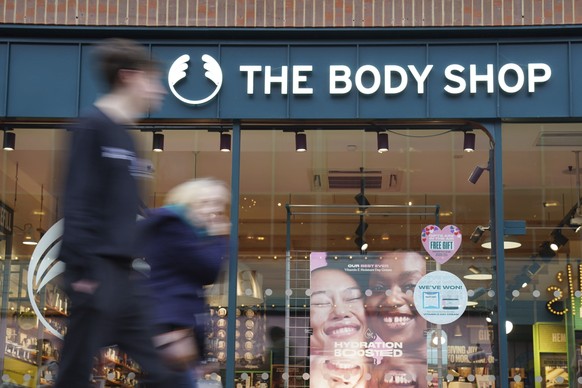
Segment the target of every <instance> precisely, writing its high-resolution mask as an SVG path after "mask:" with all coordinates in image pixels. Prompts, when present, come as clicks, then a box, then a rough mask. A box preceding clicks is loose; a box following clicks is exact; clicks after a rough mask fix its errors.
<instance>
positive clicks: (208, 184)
mask: <svg viewBox="0 0 582 388" xmlns="http://www.w3.org/2000/svg"><path fill="white" fill-rule="evenodd" d="M207 193H212V195H213V196H214V197H215V198H217V199H219V200H221V201H222V202H223V203H224V204H227V203H229V202H230V190H229V188H228V186H227V185H226V183H224V182H223V181H221V180H218V179H214V178H198V179H192V180H189V181H186V182H184V183H181V184H179V185H177V186H176V187H174V188H173V189H171V190H170V191H169V192H168V195H167V196H166V201H165V203H166V205H185V206H191V205H193V204H196V203H197V202H199V201H200V199H201V198H205V197H208V196H207V195H206V194H207Z"/></svg>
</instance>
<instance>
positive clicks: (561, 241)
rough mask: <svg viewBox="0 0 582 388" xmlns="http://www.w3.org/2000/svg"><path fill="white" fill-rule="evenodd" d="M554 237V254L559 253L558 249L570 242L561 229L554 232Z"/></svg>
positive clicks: (551, 245) (551, 246) (552, 244)
mask: <svg viewBox="0 0 582 388" xmlns="http://www.w3.org/2000/svg"><path fill="white" fill-rule="evenodd" d="M552 236H553V237H554V241H552V242H551V243H550V248H551V249H552V251H554V252H557V251H558V249H560V248H561V247H563V246H564V245H566V243H567V242H568V238H567V237H566V236H564V235H563V234H562V232H561V231H560V230H559V229H556V230H554V232H553V233H552Z"/></svg>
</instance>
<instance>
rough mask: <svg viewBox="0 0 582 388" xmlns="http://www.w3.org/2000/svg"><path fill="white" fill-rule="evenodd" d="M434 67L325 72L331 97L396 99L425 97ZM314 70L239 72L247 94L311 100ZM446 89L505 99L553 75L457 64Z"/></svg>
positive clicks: (540, 66)
mask: <svg viewBox="0 0 582 388" xmlns="http://www.w3.org/2000/svg"><path fill="white" fill-rule="evenodd" d="M433 67H434V66H433V65H427V66H425V67H424V68H421V69H419V68H417V67H416V66H415V65H408V66H406V67H404V66H399V65H385V66H384V67H380V68H379V67H376V66H373V65H363V66H360V67H359V68H357V69H356V71H355V72H354V71H352V69H351V68H350V67H349V66H345V65H331V66H329V69H328V73H329V90H328V92H329V94H331V95H345V94H348V93H351V92H352V91H353V90H354V89H355V90H357V91H358V93H360V94H364V95H371V94H375V93H384V94H385V95H397V94H400V93H403V92H404V91H405V90H407V89H408V88H414V89H415V91H416V93H417V94H420V95H422V94H424V93H425V92H426V90H427V82H428V79H429V77H430V76H431V73H432V71H433ZM313 70H314V69H313V66H312V65H294V66H278V67H273V66H260V65H243V66H240V72H241V73H242V74H243V76H245V77H246V92H247V94H248V95H253V94H255V93H256V92H257V90H258V89H259V88H261V89H262V92H263V93H264V94H266V95H269V94H271V93H274V90H275V89H277V90H278V91H279V93H281V94H283V95H286V94H289V89H290V90H291V94H293V95H312V94H315V93H316V90H315V88H314V87H313V86H312V85H310V82H309V81H310V77H311V76H312V74H313ZM443 76H444V78H445V80H446V83H445V85H444V87H443V90H444V92H445V93H448V94H451V95H457V94H462V93H466V92H467V91H468V92H469V93H470V94H475V93H477V92H478V91H479V90H484V91H485V92H486V93H487V94H493V93H494V92H495V87H496V86H498V87H499V89H500V90H501V91H503V92H504V93H507V94H515V93H518V92H520V91H522V90H526V91H527V92H528V93H535V91H536V88H537V86H539V85H540V84H543V83H546V82H548V81H549V79H550V78H551V76H552V69H551V68H550V66H549V65H547V64H545V63H528V64H526V65H523V66H522V65H519V64H516V63H507V64H505V65H503V66H501V67H500V68H499V69H498V70H496V69H495V66H494V65H493V64H487V65H485V67H484V68H483V67H482V66H480V67H479V69H478V67H477V65H475V64H471V65H469V67H468V68H467V67H465V66H462V65H459V64H451V65H448V66H447V67H446V68H445V69H444V74H443Z"/></svg>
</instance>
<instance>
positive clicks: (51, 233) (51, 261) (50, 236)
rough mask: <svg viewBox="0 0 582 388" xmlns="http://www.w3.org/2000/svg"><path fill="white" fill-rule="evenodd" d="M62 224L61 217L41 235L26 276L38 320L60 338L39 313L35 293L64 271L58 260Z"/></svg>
mask: <svg viewBox="0 0 582 388" xmlns="http://www.w3.org/2000/svg"><path fill="white" fill-rule="evenodd" d="M63 226H64V220H63V219H61V220H60V221H59V222H57V223H56V224H54V225H53V226H51V227H50V229H49V230H47V232H46V233H45V234H44V236H42V238H41V239H40V241H39V242H38V244H37V246H36V247H35V248H34V252H33V253H32V257H31V259H30V264H29V266H28V277H27V280H28V284H27V289H28V299H29V300H30V304H31V305H32V309H33V310H34V312H35V314H36V316H37V317H38V320H39V321H40V323H41V324H42V325H43V326H44V327H45V328H46V329H47V330H48V331H49V332H50V333H51V334H53V335H54V336H56V337H58V338H61V339H62V338H63V335H62V334H61V333H59V332H58V331H57V330H56V329H55V328H54V327H53V326H52V325H51V324H50V323H49V322H48V321H47V320H46V318H45V317H44V315H43V314H42V313H41V311H40V308H39V307H38V304H37V302H36V298H35V295H36V294H37V293H39V291H41V290H43V288H44V287H45V286H46V285H47V284H48V283H49V282H50V281H51V280H53V279H54V278H56V277H57V276H59V275H60V274H62V273H63V272H64V271H65V263H63V262H62V261H59V260H58V256H59V251H60V247H61V240H62V238H63Z"/></svg>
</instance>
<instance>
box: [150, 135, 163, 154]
mask: <svg viewBox="0 0 582 388" xmlns="http://www.w3.org/2000/svg"><path fill="white" fill-rule="evenodd" d="M152 151H154V152H163V151H164V134H163V133H158V132H154V138H153V141H152Z"/></svg>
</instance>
